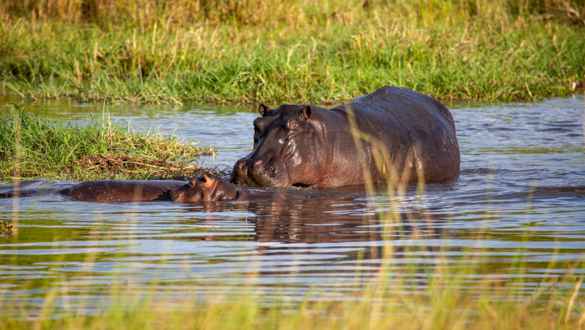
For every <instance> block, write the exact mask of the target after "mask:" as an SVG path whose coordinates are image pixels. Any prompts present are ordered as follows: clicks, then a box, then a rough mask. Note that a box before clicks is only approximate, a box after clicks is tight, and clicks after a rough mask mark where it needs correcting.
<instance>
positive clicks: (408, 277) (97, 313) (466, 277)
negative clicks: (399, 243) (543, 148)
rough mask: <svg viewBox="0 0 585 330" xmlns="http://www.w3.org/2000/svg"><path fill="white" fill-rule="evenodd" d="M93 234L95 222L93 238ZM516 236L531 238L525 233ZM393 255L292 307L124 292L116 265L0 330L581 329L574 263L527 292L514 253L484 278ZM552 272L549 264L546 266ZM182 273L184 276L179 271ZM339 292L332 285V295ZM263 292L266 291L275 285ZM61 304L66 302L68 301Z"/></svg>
mask: <svg viewBox="0 0 585 330" xmlns="http://www.w3.org/2000/svg"><path fill="white" fill-rule="evenodd" d="M100 228H101V227H99V225H96V230H97V232H100V231H101V230H100ZM24 230H26V229H24ZM114 237H115V236H113V234H111V233H107V234H106V235H105V236H104V237H102V239H103V240H104V241H107V240H108V239H112V238H114ZM525 238H526V240H530V237H529V236H526V237H525ZM478 239H488V237H478ZM409 249H410V250H409V251H408V252H409V253H416V252H418V253H421V254H422V253H425V254H428V253H429V251H426V250H424V248H423V249H420V248H417V247H411V248H409ZM396 252H397V251H395V250H394V249H393V248H392V246H391V245H390V244H388V243H387V244H386V245H385V248H384V255H383V256H382V258H381V262H382V263H381V264H380V265H379V266H380V270H379V271H378V272H377V273H374V274H370V273H363V274H362V273H360V270H359V267H358V269H356V270H355V276H356V277H357V278H359V277H361V276H366V277H367V278H369V282H367V281H366V284H363V285H360V288H361V290H355V291H354V292H355V293H354V294H353V295H352V296H351V297H346V298H344V301H339V298H338V297H339V296H343V294H341V295H339V294H338V293H337V292H335V289H333V290H332V292H330V293H329V294H327V295H324V294H323V293H321V294H312V293H311V292H309V293H308V294H306V295H305V299H304V300H303V301H301V302H298V303H297V302H295V300H292V299H289V298H288V296H289V295H293V296H294V295H296V293H293V292H291V290H290V288H289V289H286V290H284V292H283V293H282V294H281V295H280V296H278V298H276V299H271V300H270V302H269V303H267V302H265V301H264V302H263V301H262V299H261V298H262V291H257V289H256V287H255V286H254V285H253V284H252V285H250V284H245V283H254V282H255V280H254V278H242V287H240V288H241V289H242V290H241V291H243V292H244V293H238V294H234V295H233V296H229V295H223V296H222V295H220V296H219V297H213V298H210V297H200V296H198V295H197V292H196V291H197V288H196V287H197V286H198V285H204V286H205V285H209V284H206V283H205V280H204V278H202V279H201V281H200V283H197V284H195V283H191V285H193V286H194V291H193V292H190V290H189V289H180V288H181V284H179V283H175V282H172V283H165V282H164V280H163V281H162V282H158V280H157V279H156V278H153V280H152V282H151V283H150V284H146V287H144V286H141V285H138V287H133V284H132V283H131V282H128V281H131V279H132V276H127V275H125V274H124V270H123V268H122V267H121V269H120V270H118V271H116V270H113V271H112V276H109V277H108V278H109V280H108V281H109V283H110V284H109V285H107V286H106V285H104V284H103V283H102V284H101V285H96V286H95V290H96V291H95V294H93V293H90V292H84V293H81V294H79V293H77V292H76V291H75V290H74V288H69V287H68V283H67V278H66V277H63V275H62V277H61V280H59V279H58V278H57V279H56V281H53V282H52V283H48V284H47V285H46V286H44V287H42V288H36V289H35V290H34V292H37V293H40V294H41V296H40V302H41V304H40V305H38V307H32V308H31V307H30V306H27V305H26V303H27V299H26V298H25V297H23V298H21V299H19V300H18V301H15V302H14V303H13V304H6V305H5V306H2V312H1V316H0V329H111V328H116V329H238V330H240V329H584V328H585V296H584V295H583V294H582V292H583V291H582V288H581V284H582V279H578V278H576V277H575V276H573V275H572V271H573V270H575V269H582V267H583V266H585V265H583V263H582V262H574V263H572V265H573V266H572V268H567V273H566V274H565V275H561V276H559V275H558V274H556V273H555V272H554V271H550V272H547V273H546V274H544V276H543V278H542V279H541V282H540V283H537V285H534V282H535V279H534V278H531V277H530V275H528V274H527V269H526V268H524V267H526V265H525V264H524V262H523V257H521V256H520V255H522V251H517V252H518V253H519V257H517V258H511V259H512V261H511V262H510V263H509V264H508V265H504V264H499V265H498V266H501V268H500V269H505V270H504V271H501V272H498V273H496V274H493V273H492V274H488V273H489V270H490V269H491V267H493V264H492V262H493V261H491V257H490V256H489V253H481V252H480V251H478V250H475V253H471V251H469V252H470V253H469V255H466V256H460V257H455V258H461V259H462V260H457V261H456V262H457V263H461V262H462V261H463V260H467V266H466V267H450V266H449V264H450V262H451V261H454V260H453V259H454V257H452V256H451V257H449V258H446V257H445V256H446V255H448V254H446V253H438V254H436V255H434V256H433V259H432V260H433V262H432V264H427V265H424V264H420V263H414V262H413V263H412V264H409V263H407V264H405V265H404V267H403V270H402V271H398V272H396V271H393V272H388V271H385V270H384V269H385V268H387V266H388V265H389V264H390V263H392V262H393V260H394V259H395V258H400V253H396ZM435 252H437V251H435ZM444 252H446V251H444ZM486 252H487V250H486ZM524 252H525V251H524ZM395 253H396V254H395ZM439 255H441V256H442V257H441V256H439ZM97 256H98V254H97V253H94V254H91V253H89V254H87V255H86V257H85V260H86V261H85V265H84V268H85V269H87V271H88V272H90V271H91V269H92V265H91V263H92V262H94V261H96V257H97ZM62 258H64V257H63V256H59V255H58V254H53V255H50V254H49V255H47V261H45V262H49V261H51V262H54V263H56V264H59V263H60V261H63V260H62ZM161 258H164V256H161ZM13 262H15V263H16V262H17V260H13ZM561 265H562V264H559V263H558V262H555V261H554V260H553V261H551V262H550V263H549V264H548V269H549V270H553V269H554V268H555V267H556V268H558V267H559V266H561ZM370 266H373V265H372V264H370ZM376 266H377V265H376ZM177 271H180V270H179V269H177ZM182 271H187V272H189V271H190V270H189V269H188V266H186V269H184V270H182ZM88 274H89V273H88ZM79 275H80V276H82V275H83V274H79ZM114 275H115V276H114ZM257 276H261V275H260V274H258V275H257ZM48 278H50V277H47V279H48ZM537 281H538V280H537ZM230 283H231V285H234V283H232V282H230ZM356 283H357V282H356ZM367 283H369V284H367ZM3 284H4V285H6V287H7V288H10V287H11V285H13V286H14V287H15V288H16V287H18V288H20V289H23V288H26V281H19V282H18V283H13V284H11V283H3ZM173 288H174V289H173ZM219 288H223V287H222V286H221V285H220V286H219ZM528 288H532V289H533V293H532V294H531V295H530V294H528V295H526V294H519V293H520V292H524V290H523V289H528ZM30 289H32V288H30ZM265 289H266V288H264V289H261V288H259V290H265ZM345 289H347V288H344V287H340V288H339V290H340V293H341V292H343V290H345ZM8 290H10V289H8ZM70 290H71V291H70ZM177 290H179V292H177ZM270 290H271V291H272V293H273V294H274V293H278V290H279V288H278V286H276V287H271V288H270ZM241 291H240V292H241ZM43 293H45V296H44V297H43V296H42V294H43ZM37 297H38V296H37ZM37 297H35V298H37ZM84 297H85V298H84ZM336 297H337V298H336ZM29 298H30V297H29ZM72 298H73V299H72ZM70 299H72V301H74V302H75V303H73V304H70V303H69V300H70ZM84 299H87V300H84ZM35 300H36V299H35ZM5 301H6V300H5ZM41 305H42V307H41Z"/></svg>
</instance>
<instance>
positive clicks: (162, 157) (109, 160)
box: [0, 105, 203, 180]
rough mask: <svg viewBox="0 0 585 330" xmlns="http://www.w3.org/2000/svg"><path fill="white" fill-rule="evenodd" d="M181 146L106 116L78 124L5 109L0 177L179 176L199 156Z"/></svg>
mask: <svg viewBox="0 0 585 330" xmlns="http://www.w3.org/2000/svg"><path fill="white" fill-rule="evenodd" d="M183 142H188V141H182V140H180V139H178V138H176V137H175V136H174V135H171V136H168V137H165V136H163V135H162V134H160V133H158V132H154V131H152V130H150V131H148V132H146V133H139V132H134V131H133V130H132V129H131V127H130V126H129V125H128V126H127V127H122V126H121V125H119V124H117V123H112V121H111V119H110V117H109V115H108V114H106V113H103V114H102V115H101V116H98V117H95V118H90V119H88V120H86V121H85V123H79V124H78V123H70V122H65V121H62V120H55V121H52V120H49V119H46V118H41V117H39V116H34V115H29V114H27V113H26V112H24V111H23V110H22V109H20V108H19V107H18V106H12V105H7V106H4V107H3V108H2V113H1V117H0V178H2V179H4V180H15V179H21V178H40V177H43V178H54V179H64V180H67V179H69V180H71V179H72V180H95V179H104V178H117V179H144V178H149V177H160V176H161V175H162V174H169V173H170V174H174V172H181V171H182V170H183V169H186V168H187V167H188V163H189V162H191V161H192V160H194V159H195V158H197V157H198V156H199V155H200V153H201V152H203V149H202V148H198V147H196V146H195V145H193V144H192V143H183ZM194 169H195V167H193V168H192V170H194ZM192 170H191V172H192ZM161 172H162V174H161Z"/></svg>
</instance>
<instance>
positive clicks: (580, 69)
mask: <svg viewBox="0 0 585 330" xmlns="http://www.w3.org/2000/svg"><path fill="white" fill-rule="evenodd" d="M65 2H66V1H65ZM561 2H562V3H561ZM561 2H559V3H557V2H554V3H555V6H557V7H551V6H548V7H547V6H544V5H542V4H539V2H535V1H527V2H526V4H525V6H523V7H521V8H518V7H517V5H516V4H514V3H515V2H513V1H505V0H501V1H490V2H488V3H486V4H485V5H483V6H480V7H479V8H477V6H476V5H475V2H474V1H468V2H465V1H463V2H460V1H453V2H451V1H430V0H425V1H422V2H421V1H395V2H389V3H385V2H383V1H366V2H363V1H360V2H359V3H358V2H352V1H349V2H347V3H344V2H334V1H325V2H322V3H318V4H314V3H313V2H309V1H303V0H298V1H291V3H288V4H280V3H277V2H274V3H273V2H268V1H247V2H246V1H245V2H242V3H241V4H240V5H238V4H237V3H239V2H234V3H232V2H229V1H228V2H222V1H219V2H210V3H209V4H206V5H205V6H204V7H205V8H207V9H206V10H207V11H205V10H203V11H204V12H205V13H203V12H198V11H197V8H199V7H197V5H196V3H199V2H197V1H195V2H190V1H186V2H176V3H172V4H171V3H169V4H167V5H166V6H159V5H157V4H155V3H151V2H149V1H146V2H145V3H138V2H134V1H129V3H125V2H124V3H122V2H120V3H118V2H112V3H106V4H102V5H101V6H102V7H103V8H102V9H100V10H103V11H99V10H98V12H95V13H94V14H93V15H95V16H92V17H89V18H85V19H83V18H82V16H83V15H81V14H80V13H77V12H76V11H75V10H76V9H75V8H77V7H75V6H74V5H72V6H69V7H67V8H65V7H63V8H61V7H60V6H65V4H61V3H60V2H57V1H55V2H48V4H47V6H48V7H50V8H49V9H47V8H45V7H43V8H45V10H44V11H42V10H41V9H38V10H37V9H34V8H36V7H35V3H34V2H33V3H32V4H31V6H32V7H31V8H33V9H31V10H32V12H31V13H35V12H36V11H35V10H37V11H39V12H42V13H43V14H38V15H39V17H40V18H38V19H32V20H31V19H29V18H28V17H29V16H24V17H23V18H19V16H18V10H16V9H13V11H11V10H7V11H6V13H5V14H4V16H3V19H1V20H0V44H1V45H2V46H0V54H2V56H1V57H0V58H1V60H0V72H1V75H2V76H0V79H2V84H3V89H4V91H5V92H6V93H12V94H17V95H21V96H23V97H28V98H32V99H38V98H69V97H74V98H77V99H79V100H102V99H104V98H106V99H108V100H112V101H122V102H134V103H142V102H159V103H180V102H183V101H187V100H189V101H197V102H215V103H234V102H239V103H250V102H258V101H267V102H274V103H276V102H307V103H312V102H317V103H328V102H334V101H339V100H348V99H352V98H355V97H357V96H359V95H363V94H366V93H370V92H372V91H374V90H376V89H378V88H379V87H381V86H384V85H393V86H403V87H408V88H411V89H415V90H417V91H420V92H423V93H426V94H429V95H431V96H433V97H436V98H440V99H462V100H469V99H473V100H481V101H493V100H518V99H538V98H543V97H550V96H559V95H566V94H570V93H574V92H575V91H576V90H578V89H580V88H582V86H583V83H584V79H585V76H584V75H585V64H584V63H585V52H584V51H583V49H585V37H584V36H585V30H584V29H583V27H582V24H581V23H579V22H580V21H579V19H578V18H576V17H579V15H577V16H576V17H573V16H574V14H569V13H570V12H571V13H572V11H575V12H577V13H579V14H580V13H581V11H582V10H583V9H584V8H585V6H583V5H582V4H580V3H579V2H576V1H575V2H572V1H561ZM366 3H367V5H365V4H366ZM37 5H38V6H41V5H40V3H39V4H37ZM51 6H53V7H51ZM190 6H191V7H190ZM41 7H42V6H41ZM524 7H526V8H524ZM11 8H12V7H11ZM39 8H40V7H39ZM51 8H52V9H51ZM56 8H61V11H59V10H57V9H56ZM71 8H73V9H71ZM104 8H107V9H104ZM201 8H203V7H201ZM559 8H564V9H562V10H561V9H559ZM567 8H570V9H571V10H572V11H568V9H567ZM67 12H70V16H67V17H64V16H59V15H61V14H58V13H67ZM583 12H584V13H585V11H583ZM51 13H53V14H51ZM100 13H101V14H100ZM222 13H223V14H222ZM545 14H546V15H547V16H543V15H545ZM30 15H32V16H34V15H33V14H30ZM198 15H199V16H198ZM559 15H560V16H562V17H564V18H565V19H557V18H558V17H557V16H559ZM560 16H559V17H560ZM569 16H570V17H573V18H574V20H572V19H569ZM545 18H548V19H545Z"/></svg>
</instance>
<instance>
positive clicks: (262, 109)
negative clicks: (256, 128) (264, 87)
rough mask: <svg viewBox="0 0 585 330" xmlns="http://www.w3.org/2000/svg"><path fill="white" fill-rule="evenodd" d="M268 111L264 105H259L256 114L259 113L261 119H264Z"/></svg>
mask: <svg viewBox="0 0 585 330" xmlns="http://www.w3.org/2000/svg"><path fill="white" fill-rule="evenodd" d="M268 111H270V108H269V107H267V106H266V104H264V103H260V105H259V106H258V112H260V115H261V116H262V117H266V115H267V114H268Z"/></svg>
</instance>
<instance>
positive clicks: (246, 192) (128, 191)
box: [0, 170, 306, 203]
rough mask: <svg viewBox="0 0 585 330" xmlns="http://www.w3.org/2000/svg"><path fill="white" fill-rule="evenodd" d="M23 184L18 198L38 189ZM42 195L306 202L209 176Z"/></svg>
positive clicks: (86, 185)
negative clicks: (294, 200) (291, 200)
mask: <svg viewBox="0 0 585 330" xmlns="http://www.w3.org/2000/svg"><path fill="white" fill-rule="evenodd" d="M32 181H34V180H31V181H28V182H27V181H24V182H22V183H24V184H26V185H28V186H32V189H31V188H27V187H23V188H24V189H22V190H21V191H20V192H19V196H20V197H27V196H34V195H36V194H38V193H39V191H40V190H41V189H38V187H35V182H32ZM8 188H9V189H8V190H7V191H5V192H0V198H10V197H13V196H14V191H13V189H14V187H8ZM44 193H45V194H56V195H61V196H64V197H67V198H69V199H71V200H75V201H82V202H95V203H117V202H150V201H172V202H179V203H194V202H211V201H226V200H261V199H305V198H306V196H304V195H301V194H296V193H292V192H288V191H280V192H279V191H254V190H250V189H247V188H245V187H235V186H234V185H232V184H231V183H229V182H228V181H227V180H225V179H223V178H222V177H221V176H219V175H217V174H214V173H213V170H210V171H209V173H207V174H203V175H200V176H199V177H197V178H196V179H192V180H191V181H189V182H187V183H185V182H183V181H171V180H95V181H87V182H82V183H78V184H75V185H72V186H69V187H65V188H58V189H49V190H47V191H44Z"/></svg>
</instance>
